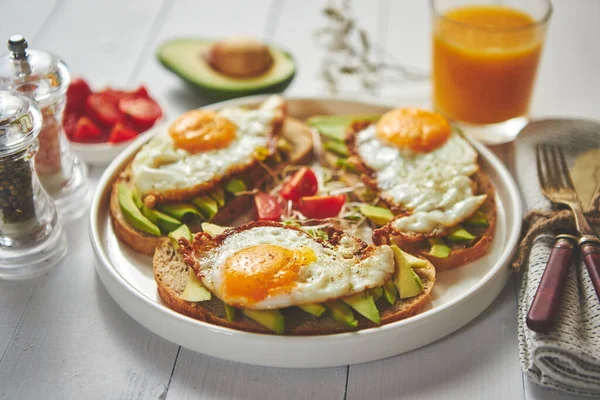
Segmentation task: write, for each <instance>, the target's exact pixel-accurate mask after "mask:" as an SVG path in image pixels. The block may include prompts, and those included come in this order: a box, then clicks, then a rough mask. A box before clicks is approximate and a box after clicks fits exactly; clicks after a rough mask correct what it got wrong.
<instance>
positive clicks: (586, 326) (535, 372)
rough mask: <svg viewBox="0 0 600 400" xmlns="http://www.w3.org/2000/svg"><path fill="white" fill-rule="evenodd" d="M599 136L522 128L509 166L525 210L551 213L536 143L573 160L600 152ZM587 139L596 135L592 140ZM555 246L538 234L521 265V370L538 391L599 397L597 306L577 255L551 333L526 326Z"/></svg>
mask: <svg viewBox="0 0 600 400" xmlns="http://www.w3.org/2000/svg"><path fill="white" fill-rule="evenodd" d="M598 132H600V124H597V123H593V122H590V121H578V120H546V121H538V122H534V123H531V124H530V125H528V127H527V128H525V130H524V131H523V132H522V134H521V135H519V138H518V139H517V141H516V142H515V147H514V148H515V152H514V154H515V158H514V160H513V162H514V175H515V177H516V179H517V183H518V185H519V187H520V189H521V193H522V195H523V198H524V201H525V205H526V210H528V211H529V210H533V209H538V210H540V209H541V210H549V209H550V207H551V204H550V202H549V201H548V200H546V198H545V197H544V196H543V195H542V193H541V191H540V189H539V186H538V178H537V171H536V168H535V165H536V161H535V144H536V143H537V142H539V141H544V142H548V141H553V142H555V143H557V144H560V145H562V146H564V147H563V148H564V149H565V151H566V152H567V156H569V155H570V156H571V160H572V158H573V156H574V155H576V154H578V153H580V152H582V151H585V150H586V149H589V148H590V147H594V146H595V147H600V135H599V134H598ZM589 134H593V135H595V136H594V139H593V140H590V136H588V135H589ZM578 141H579V142H578ZM578 146H579V147H578ZM532 166H533V167H532ZM553 243H554V235H553V234H551V233H550V232H549V233H548V234H544V235H540V236H539V237H538V238H537V239H536V240H535V242H534V244H533V246H532V250H531V253H530V255H529V257H528V258H526V259H525V262H524V263H523V265H522V266H521V275H522V282H521V290H520V294H519V305H518V318H519V320H518V331H519V356H520V359H521V367H522V369H523V372H524V373H525V374H526V375H527V376H528V377H529V378H530V379H531V380H532V381H534V382H535V383H536V384H538V385H540V386H543V387H548V388H553V389H558V390H562V391H565V392H570V393H575V394H579V395H586V396H600V301H599V300H598V298H597V296H596V293H595V292H594V288H593V286H592V283H591V281H590V278H589V276H588V274H587V270H586V268H585V265H584V264H583V262H582V260H581V259H580V258H579V257H578V256H576V257H574V261H573V265H571V268H570V270H569V274H568V277H567V282H566V285H565V291H564V294H563V298H562V303H561V309H560V312H559V315H558V319H557V322H556V325H555V327H554V330H553V331H552V332H551V333H548V334H540V333H536V332H533V331H531V330H529V329H528V328H527V325H526V324H525V319H526V316H527V312H528V310H529V307H530V305H531V302H532V301H533V297H534V295H535V291H536V289H537V287H538V284H539V281H540V278H541V276H542V273H543V272H544V268H545V266H546V262H547V261H548V258H549V256H550V250H551V247H552V245H553Z"/></svg>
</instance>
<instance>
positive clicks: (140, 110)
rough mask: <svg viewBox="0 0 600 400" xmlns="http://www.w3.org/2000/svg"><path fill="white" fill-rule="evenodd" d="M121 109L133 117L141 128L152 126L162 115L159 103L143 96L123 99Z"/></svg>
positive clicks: (120, 104) (132, 119)
mask: <svg viewBox="0 0 600 400" xmlns="http://www.w3.org/2000/svg"><path fill="white" fill-rule="evenodd" d="M119 111H121V112H122V113H123V114H125V115H127V116H128V117H129V118H131V121H132V122H133V123H134V124H135V125H137V126H139V127H140V128H150V127H151V126H152V125H153V124H154V123H155V122H156V121H157V120H158V119H159V118H160V117H161V116H162V110H161V109H160V107H159V105H158V104H156V102H155V101H154V100H152V99H150V98H148V97H142V96H129V97H125V98H123V99H121V101H119Z"/></svg>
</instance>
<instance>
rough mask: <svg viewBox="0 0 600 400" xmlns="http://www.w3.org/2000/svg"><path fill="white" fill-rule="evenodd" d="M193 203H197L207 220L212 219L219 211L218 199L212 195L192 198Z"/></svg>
mask: <svg viewBox="0 0 600 400" xmlns="http://www.w3.org/2000/svg"><path fill="white" fill-rule="evenodd" d="M192 204H193V205H195V206H196V207H197V208H198V210H200V212H201V213H202V216H203V217H204V219H205V220H207V221H210V220H211V219H212V218H213V217H214V216H215V215H217V212H218V211H219V205H218V204H217V201H216V200H215V199H213V198H212V197H209V196H206V195H203V196H198V197H195V198H193V199H192Z"/></svg>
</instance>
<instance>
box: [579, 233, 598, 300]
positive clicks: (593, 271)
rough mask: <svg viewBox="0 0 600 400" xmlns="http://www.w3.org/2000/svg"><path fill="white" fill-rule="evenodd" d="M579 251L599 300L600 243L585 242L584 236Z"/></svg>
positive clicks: (594, 241)
mask: <svg viewBox="0 0 600 400" xmlns="http://www.w3.org/2000/svg"><path fill="white" fill-rule="evenodd" d="M579 249H580V250H581V256H582V257H583V262H584V263H585V267H586V268H587V270H588V274H589V275H590V278H591V280H592V284H593V285H594V289H595V290H596V296H598V299H600V243H599V242H597V239H595V240H585V236H584V237H583V238H582V240H580V241H579Z"/></svg>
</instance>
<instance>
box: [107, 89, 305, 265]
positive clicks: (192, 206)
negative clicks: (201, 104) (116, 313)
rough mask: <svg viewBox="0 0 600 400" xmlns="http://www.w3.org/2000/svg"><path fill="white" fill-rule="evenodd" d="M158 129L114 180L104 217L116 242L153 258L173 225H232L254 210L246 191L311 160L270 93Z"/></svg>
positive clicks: (297, 126)
mask: <svg viewBox="0 0 600 400" xmlns="http://www.w3.org/2000/svg"><path fill="white" fill-rule="evenodd" d="M156 129H161V130H160V131H159V132H158V133H157V134H156V135H155V136H154V137H153V138H152V139H150V141H149V142H148V143H146V144H145V145H143V146H142V147H141V149H140V150H139V151H138V152H137V153H136V154H135V156H134V157H133V160H132V161H131V163H130V164H129V165H128V166H127V167H126V169H125V170H124V171H123V172H122V173H121V175H120V176H119V178H118V179H117V180H116V181H115V183H114V185H113V189H112V194H111V200H110V202H111V204H110V214H111V220H112V223H113V227H114V230H115V233H116V235H117V237H118V238H119V239H120V240H121V241H123V242H124V243H126V244H127V245H128V246H130V247H131V248H132V249H134V250H135V251H137V252H139V253H142V254H146V255H153V254H154V249H155V248H156V246H157V245H159V244H160V243H161V241H162V239H164V238H165V237H167V236H168V235H170V234H171V233H172V232H174V231H176V230H177V229H179V228H182V229H191V231H199V230H200V224H201V223H202V222H203V221H214V222H216V223H230V221H231V220H233V219H234V218H235V217H236V216H238V215H241V214H243V213H245V211H246V210H247V209H249V208H251V207H252V196H251V195H250V194H247V193H249V192H251V191H252V190H254V189H255V188H259V187H261V186H262V185H263V184H264V183H265V181H267V180H268V179H269V177H270V176H271V175H272V174H273V173H276V172H277V171H279V170H281V169H283V168H284V167H285V166H287V165H289V164H293V163H300V162H306V161H307V160H309V159H310V157H311V156H312V135H311V132H310V130H309V129H308V128H307V127H306V125H304V124H303V123H301V122H300V121H298V120H295V119H293V118H288V117H287V104H286V102H285V100H284V99H282V98H281V97H279V96H271V97H269V98H267V100H265V101H264V103H262V104H260V105H259V106H258V107H256V108H252V109H249V108H245V107H229V108H224V109H221V110H217V111H209V110H192V111H189V112H186V113H184V114H183V115H181V116H180V117H179V118H177V119H176V120H175V121H174V122H173V123H172V124H170V125H165V126H162V127H159V128H156Z"/></svg>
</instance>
